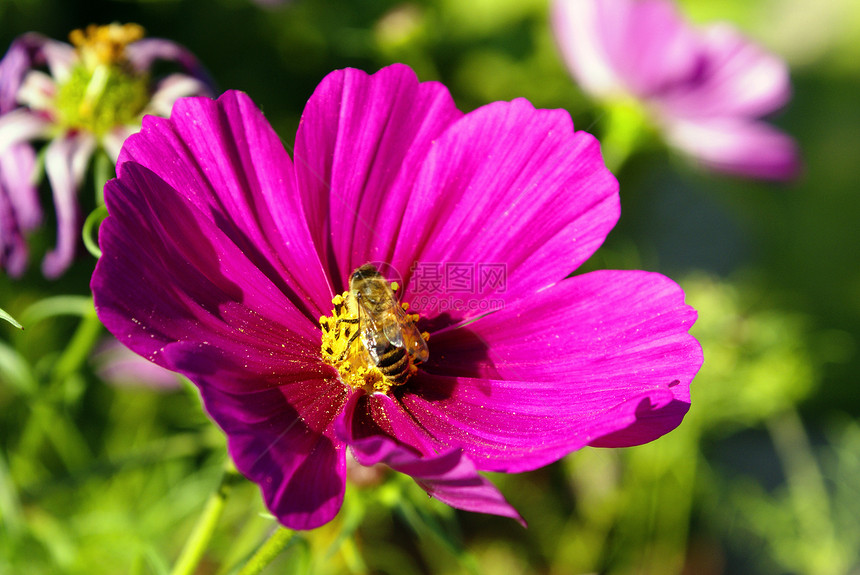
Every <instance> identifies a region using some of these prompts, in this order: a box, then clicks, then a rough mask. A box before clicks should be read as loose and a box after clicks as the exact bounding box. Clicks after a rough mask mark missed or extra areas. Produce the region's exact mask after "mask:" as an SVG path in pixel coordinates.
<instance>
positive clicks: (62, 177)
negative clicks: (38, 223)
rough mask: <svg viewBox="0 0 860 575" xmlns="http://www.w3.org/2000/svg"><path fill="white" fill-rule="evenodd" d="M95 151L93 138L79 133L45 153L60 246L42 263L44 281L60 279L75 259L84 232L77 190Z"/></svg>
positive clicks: (62, 138) (64, 138)
mask: <svg viewBox="0 0 860 575" xmlns="http://www.w3.org/2000/svg"><path fill="white" fill-rule="evenodd" d="M95 147H96V141H95V138H94V137H93V136H92V135H90V134H88V133H85V132H78V133H77V134H69V135H66V136H61V137H59V138H56V139H55V140H53V141H52V142H51V143H50V144H48V148H47V150H46V151H45V173H46V174H47V176H48V181H49V182H50V183H51V192H52V194H53V196H54V209H55V211H56V214H57V246H56V247H55V248H54V249H53V250H51V251H50V252H48V253H47V254H46V255H45V259H44V260H43V262H42V272H43V273H44V274H45V277H48V278H56V277H58V276H59V275H61V274H62V273H63V272H64V271H66V268H68V267H69V266H70V265H71V263H72V259H73V258H74V256H75V249H76V247H77V245H78V243H79V237H80V230H81V227H80V225H81V222H80V214H79V210H78V188H79V187H80V185H81V181H82V180H83V179H84V175H85V174H86V172H87V165H88V164H89V161H90V157H91V156H92V154H93V150H94V149H95Z"/></svg>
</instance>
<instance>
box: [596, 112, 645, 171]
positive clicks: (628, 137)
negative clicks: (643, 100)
mask: <svg viewBox="0 0 860 575" xmlns="http://www.w3.org/2000/svg"><path fill="white" fill-rule="evenodd" d="M645 128H646V123H645V118H644V116H643V112H642V110H641V109H640V108H639V107H638V106H637V105H636V104H631V103H628V102H623V101H622V102H617V103H614V104H611V105H609V106H607V108H606V129H605V130H604V131H603V135H602V137H601V138H600V148H601V151H602V153H603V160H604V162H605V163H606V167H607V168H609V171H611V172H612V173H613V174H616V175H617V174H618V172H619V171H620V170H621V167H622V166H623V165H624V163H625V162H626V161H627V159H628V158H629V157H630V156H632V155H633V152H635V151H636V148H637V147H638V146H639V145H640V144H641V141H642V137H643V135H644V133H645Z"/></svg>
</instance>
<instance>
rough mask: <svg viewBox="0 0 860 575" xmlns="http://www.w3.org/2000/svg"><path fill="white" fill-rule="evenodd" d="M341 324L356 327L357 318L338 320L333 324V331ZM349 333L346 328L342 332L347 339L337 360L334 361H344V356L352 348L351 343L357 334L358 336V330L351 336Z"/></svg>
mask: <svg viewBox="0 0 860 575" xmlns="http://www.w3.org/2000/svg"><path fill="white" fill-rule="evenodd" d="M341 323H346V324H350V325H358V318H347V319H344V318H338V319H337V320H336V321H335V322H334V329H337V328H338V327H339V326H340V324H341ZM349 331H350V330H349V328H346V330H344V334H345V335H346V336H347V337H348V338H349V339H348V340H347V341H346V346H345V347H344V348H343V351H342V352H341V353H340V355H339V356H338V358H337V359H336V360H335V361H337V362H341V361H343V360H344V359H346V354H347V353H348V352H349V348H350V347H352V342H354V341H355V340H356V338H357V337H358V334H359V330H358V329H356V330H355V332H353V333H351V334H350V333H349Z"/></svg>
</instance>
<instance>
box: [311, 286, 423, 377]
mask: <svg viewBox="0 0 860 575" xmlns="http://www.w3.org/2000/svg"><path fill="white" fill-rule="evenodd" d="M390 285H391V288H392V291H395V290H396V289H397V284H396V283H392V284H390ZM331 301H332V304H334V308H333V309H332V312H331V315H330V316H322V317H320V319H319V322H320V326H321V327H322V358H323V361H325V362H326V363H328V364H329V365H332V366H334V367H336V368H337V370H338V372H339V373H340V377H341V380H343V382H344V383H346V384H348V385H350V386H351V387H353V388H356V389H363V390H365V391H366V392H367V393H388V392H389V390H390V389H391V388H392V387H396V386H400V385H403V384H404V383H406V381H407V380H408V379H409V378H411V377H412V376H413V375H414V374H415V373H416V372H417V371H418V368H417V367H416V364H417V363H420V362H421V361H422V360H423V359H425V358H426V354H425V355H424V357H421V355H420V354H416V353H415V352H414V351H411V350H414V349H415V348H416V346H415V345H413V344H414V343H415V338H417V339H422V340H423V341H422V342H420V347H423V348H424V350H425V352H426V344H424V343H423V342H424V341H426V340H427V339H429V337H430V335H429V334H428V333H427V332H424V333H421V334H418V331H417V328H415V322H417V321H418V314H406V313H403V311H401V310H406V309H407V307H408V305H407V304H405V303H404V304H396V303H395V305H397V306H400V309H399V310H395V309H391V310H389V312H390V316H388V317H387V318H386V319H387V320H388V321H389V323H387V326H388V327H387V328H385V329H383V328H382V327H381V325H380V324H379V323H375V322H374V320H373V319H372V318H369V317H368V315H367V312H365V311H364V310H363V309H362V308H361V306H360V304H359V302H358V300H357V299H356V296H355V295H354V294H353V293H351V292H349V291H345V292H343V293H342V294H340V295H336V296H335V297H334V298H333V299H332V300H331ZM395 318H396V319H395ZM390 322H395V323H394V324H392V323H390ZM392 325H394V326H395V328H394V329H395V330H397V329H399V330H402V331H401V333H400V334H399V335H400V336H401V337H400V338H399V339H398V338H396V337H395V343H391V342H389V341H388V340H387V339H384V338H385V337H386V336H384V335H383V333H388V334H389V335H388V337H391V330H392ZM412 334H415V335H414V336H413V335H412ZM380 339H382V340H383V341H384V342H385V343H384V344H382V345H381V346H380V348H381V349H380V348H377V353H376V354H374V353H371V351H370V350H369V349H368V345H369V344H368V342H369V341H373V342H377V345H379V344H378V342H379V340H380Z"/></svg>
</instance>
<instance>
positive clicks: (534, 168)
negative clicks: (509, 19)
mask: <svg viewBox="0 0 860 575" xmlns="http://www.w3.org/2000/svg"><path fill="white" fill-rule="evenodd" d="M618 215H619V202H618V183H617V182H616V180H615V178H614V177H613V176H612V174H611V173H610V172H609V170H607V169H606V166H605V165H604V163H603V159H602V157H601V155H600V147H599V144H598V142H597V141H596V140H595V139H594V137H593V136H591V135H590V134H587V133H585V132H574V130H573V124H572V122H571V120H570V116H569V115H568V114H567V112H564V111H562V110H536V109H535V108H533V107H532V105H531V104H529V103H528V102H527V101H526V100H515V101H513V102H496V103H493V104H490V105H487V106H484V107H482V108H479V109H477V110H475V111H473V112H471V113H469V114H467V115H466V116H464V117H463V118H462V119H460V120H459V121H458V122H456V123H455V124H453V125H452V126H451V127H450V128H449V129H448V130H447V131H446V132H445V134H443V135H442V136H441V137H440V138H439V139H438V140H437V141H436V143H435V145H434V146H433V148H432V150H431V151H430V154H429V155H428V157H427V159H426V160H425V161H424V164H423V165H422V167H421V173H420V175H419V178H418V181H417V182H416V184H415V188H414V190H413V192H412V196H411V200H410V202H409V204H408V209H407V211H406V214H405V215H404V221H403V225H402V228H401V229H402V232H401V235H400V238H399V239H398V242H397V251H396V254H395V258H394V260H393V261H392V262H391V263H392V265H394V267H395V268H398V269H401V268H403V267H407V269H408V266H410V265H411V264H412V262H413V261H418V262H466V263H472V264H473V265H477V264H478V263H482V264H488V263H494V264H501V265H503V266H504V268H505V270H504V273H505V275H506V284H507V285H506V289H505V292H504V293H503V294H496V293H495V290H496V289H497V286H494V285H487V286H477V285H476V286H475V289H472V290H471V291H469V292H468V293H466V294H465V297H467V298H469V299H472V300H481V299H485V298H488V297H504V298H505V299H506V300H510V299H514V298H517V297H523V296H524V295H525V294H528V293H533V292H535V291H538V290H540V289H542V288H544V287H546V286H548V285H550V284H552V283H555V282H556V281H559V280H561V279H562V278H564V277H565V276H566V275H567V274H569V273H570V272H572V271H573V270H575V269H576V268H577V267H579V265H580V264H581V263H582V262H584V261H585V260H586V259H587V258H588V257H589V256H591V254H592V253H593V252H594V251H595V250H596V249H597V248H598V246H600V244H602V243H603V241H604V239H605V238H606V235H607V234H608V233H609V230H610V229H612V227H613V226H614V225H615V222H616V221H617V219H618ZM409 289H412V290H413V291H415V289H414V286H411V287H410V288H409ZM406 294H407V295H406V296H405V298H406V299H407V301H409V300H410V298H409V294H410V291H408V290H407V291H406ZM413 295H414V294H413ZM441 295H443V296H445V295H452V294H441ZM475 310H478V312H477V313H484V312H485V311H486V310H481V309H479V308H478V307H472V308H470V309H465V310H463V309H459V310H456V309H451V310H450V311H449V314H450V317H451V321H457V320H458V319H460V318H464V317H468V316H469V314H470V313H471V314H472V315H475V314H476V311H475ZM422 314H425V312H424V310H422ZM427 315H429V316H432V313H428V314H427Z"/></svg>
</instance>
